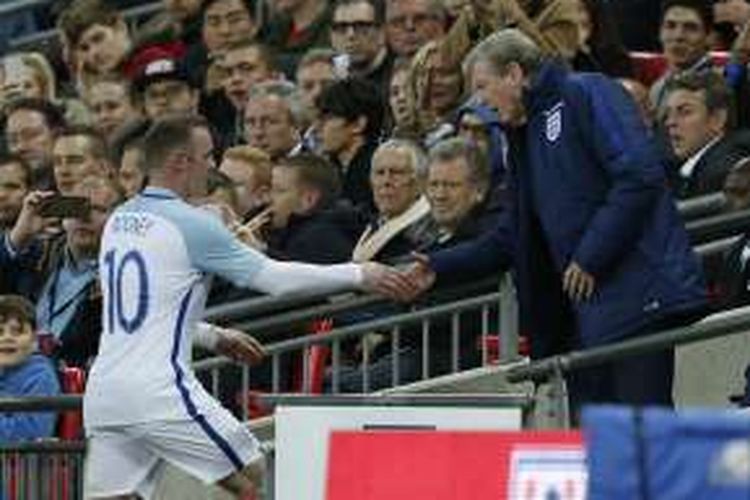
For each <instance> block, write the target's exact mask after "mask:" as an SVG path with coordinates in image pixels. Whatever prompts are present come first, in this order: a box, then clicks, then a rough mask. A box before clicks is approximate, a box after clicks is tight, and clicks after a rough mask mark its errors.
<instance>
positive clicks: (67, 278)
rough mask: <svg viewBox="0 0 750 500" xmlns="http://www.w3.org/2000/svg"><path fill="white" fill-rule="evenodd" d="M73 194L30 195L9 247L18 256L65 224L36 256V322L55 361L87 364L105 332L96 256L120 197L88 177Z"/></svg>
mask: <svg viewBox="0 0 750 500" xmlns="http://www.w3.org/2000/svg"><path fill="white" fill-rule="evenodd" d="M73 194H75V195H76V196H73V197H66V196H60V195H57V194H55V193H52V192H41V191H33V192H31V193H29V194H28V195H27V196H26V198H25V200H24V204H23V208H22V209H21V213H20V215H19V217H18V220H17V222H16V224H15V226H14V227H13V229H12V230H11V231H10V232H9V236H8V239H7V242H6V244H7V246H8V249H10V251H11V254H12V255H11V257H16V258H19V257H20V256H22V255H24V252H25V251H26V249H28V248H30V246H32V245H35V244H38V243H35V240H37V241H38V238H39V236H38V235H39V234H44V231H45V229H46V228H49V227H50V225H51V224H53V223H55V222H56V221H59V220H62V228H63V231H62V233H59V234H56V235H52V236H49V237H48V238H47V241H45V242H44V245H45V246H46V249H45V251H44V252H39V253H38V255H37V260H36V267H37V268H38V269H40V272H39V275H38V276H37V294H38V300H37V304H36V322H37V328H38V330H39V332H40V333H39V335H40V338H44V339H46V340H47V341H48V342H47V343H48V344H49V345H50V346H51V348H50V350H51V354H52V355H53V356H54V357H56V358H58V359H60V360H62V361H64V362H65V363H66V364H68V365H71V366H86V365H87V364H88V362H89V361H90V359H91V358H92V357H93V356H94V355H95V354H96V352H97V346H98V341H99V335H100V333H101V313H100V311H101V294H100V292H99V288H98V286H97V278H98V266H97V261H96V256H97V253H98V250H99V243H100V240H101V234H102V230H103V228H104V223H105V222H106V220H107V217H109V214H110V213H111V212H112V210H113V209H114V208H115V207H116V206H117V205H118V204H119V203H120V202H121V201H122V193H121V191H120V189H119V187H118V186H117V185H116V184H114V183H113V182H112V181H111V180H109V179H108V178H104V177H101V178H100V177H87V178H85V179H84V180H83V181H81V183H80V184H78V186H77V187H76V188H75V189H74V191H73ZM6 251H7V249H6Z"/></svg>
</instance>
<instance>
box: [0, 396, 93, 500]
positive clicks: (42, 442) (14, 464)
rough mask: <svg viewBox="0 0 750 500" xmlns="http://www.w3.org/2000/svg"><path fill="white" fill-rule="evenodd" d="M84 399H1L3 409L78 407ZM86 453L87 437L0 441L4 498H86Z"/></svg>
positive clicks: (1, 494) (0, 494) (0, 487)
mask: <svg viewBox="0 0 750 500" xmlns="http://www.w3.org/2000/svg"><path fill="white" fill-rule="evenodd" d="M81 400H82V397H81V396H80V395H67V396H55V397H15V398H13V397H11V398H0V412H2V413H10V412H32V411H33V412H38V411H50V412H58V411H65V410H78V409H80V407H81ZM85 452H86V444H85V442H84V441H83V440H60V439H57V438H45V439H39V440H34V441H18V442H14V441H11V442H0V498H2V499H8V500H15V499H23V500H50V499H56V500H78V499H82V498H83V478H84V476H83V467H84V466H83V460H84V455H85Z"/></svg>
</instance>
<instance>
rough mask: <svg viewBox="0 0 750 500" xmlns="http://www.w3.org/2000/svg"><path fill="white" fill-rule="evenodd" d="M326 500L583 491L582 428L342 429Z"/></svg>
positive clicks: (486, 497)
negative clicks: (518, 430)
mask: <svg viewBox="0 0 750 500" xmlns="http://www.w3.org/2000/svg"><path fill="white" fill-rule="evenodd" d="M329 444H330V448H329V449H330V452H329V457H328V473H327V483H326V497H325V498H326V500H422V499H424V500H465V499H471V500H501V499H512V500H517V499H518V500H536V499H549V498H555V499H559V500H578V499H583V498H585V488H586V469H585V463H584V459H585V457H584V451H583V442H582V437H581V434H580V433H578V432H559V431H550V432H546V431H544V432H529V431H527V432H452V431H425V432H420V431H417V432H406V431H403V432H402V431H340V432H333V433H332V434H331V440H330V443H329Z"/></svg>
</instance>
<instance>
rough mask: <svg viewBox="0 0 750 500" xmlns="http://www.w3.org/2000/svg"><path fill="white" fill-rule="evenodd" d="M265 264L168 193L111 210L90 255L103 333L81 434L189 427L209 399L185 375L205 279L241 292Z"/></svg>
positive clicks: (153, 191)
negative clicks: (183, 423) (130, 427)
mask: <svg viewBox="0 0 750 500" xmlns="http://www.w3.org/2000/svg"><path fill="white" fill-rule="evenodd" d="M265 261H268V259H267V258H266V257H265V256H263V255H262V254H259V253H258V252H255V251H254V250H252V249H250V248H249V247H247V246H245V245H243V244H242V243H240V242H239V241H238V240H237V239H236V238H235V237H234V236H233V235H232V234H231V233H230V232H229V231H228V230H227V229H226V228H225V227H224V226H223V225H222V224H221V222H220V221H219V220H218V219H217V218H216V217H214V216H213V215H212V214H210V213H208V212H206V211H204V210H202V209H199V208H195V207H193V206H191V205H188V204H187V203H185V202H184V201H182V200H181V199H179V198H178V197H177V196H176V195H175V194H174V193H172V192H171V191H169V190H166V189H157V188H147V189H146V190H144V192H143V193H142V194H141V195H139V196H137V197H136V198H134V199H133V200H130V201H128V202H127V203H125V204H124V205H122V206H121V207H119V208H118V209H117V210H116V211H115V212H114V213H113V215H112V216H111V217H110V219H109V220H108V221H107V224H106V226H105V228H104V233H103V236H102V242H101V250H100V254H99V270H100V273H99V274H100V282H101V289H102V293H103V307H104V311H103V315H102V319H103V328H102V336H101V343H100V347H99V354H98V356H97V358H96V360H95V361H94V364H93V367H92V369H91V374H90V376H89V381H88V386H87V388H86V394H85V396H84V420H85V423H86V427H89V428H90V427H94V426H109V425H126V424H135V423H140V422H145V421H153V420H171V419H182V418H185V416H186V413H187V415H189V416H190V417H193V418H195V417H196V416H197V415H196V414H197V413H198V411H199V410H197V409H200V408H202V406H203V405H202V403H203V401H202V400H203V399H204V398H210V395H209V394H208V393H207V392H206V391H205V390H204V389H203V387H202V386H201V385H200V383H199V382H198V380H197V379H196V377H195V375H194V373H193V371H192V369H191V368H190V361H191V347H192V330H193V329H194V328H195V326H196V324H197V322H198V321H199V320H200V318H201V316H202V314H203V310H204V306H205V301H206V295H207V292H208V288H209V281H210V277H211V275H214V274H216V275H219V276H222V277H224V278H226V279H227V280H229V281H231V282H233V283H234V284H236V285H238V286H242V287H250V286H251V284H252V281H253V277H254V275H255V274H256V273H257V272H258V271H259V270H260V268H261V267H263V265H264V262H265Z"/></svg>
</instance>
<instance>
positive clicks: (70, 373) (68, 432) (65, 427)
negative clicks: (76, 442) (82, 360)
mask: <svg viewBox="0 0 750 500" xmlns="http://www.w3.org/2000/svg"><path fill="white" fill-rule="evenodd" d="M60 381H61V383H62V390H63V393H64V394H83V391H84V389H85V388H86V374H85V372H84V371H83V369H81V368H73V367H65V368H63V369H62V370H61V371H60ZM57 435H58V437H60V438H61V439H70V440H73V439H80V438H81V436H82V435H83V415H82V413H81V411H80V410H73V411H66V412H62V413H60V419H59V421H58V427H57Z"/></svg>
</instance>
